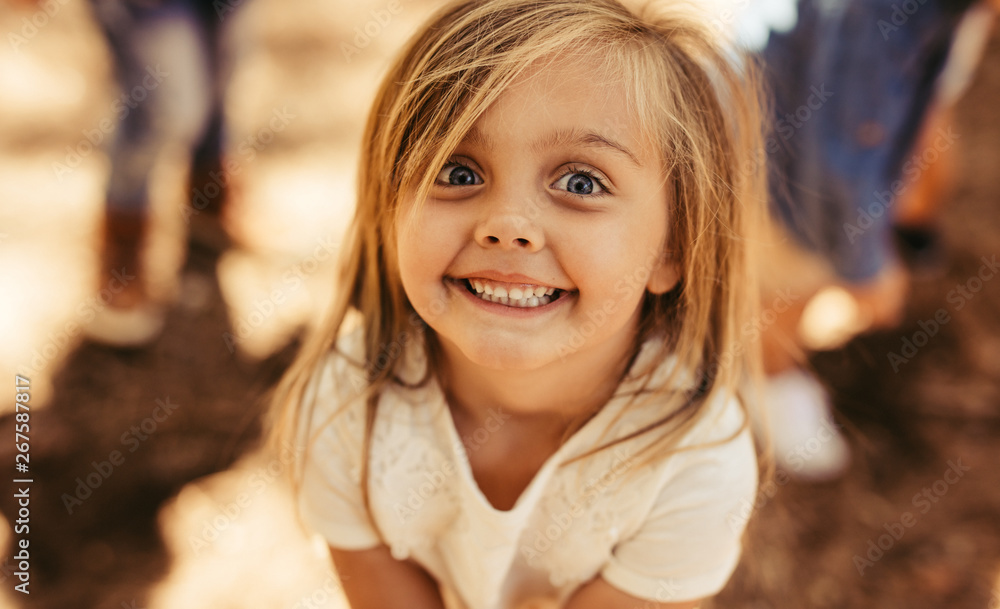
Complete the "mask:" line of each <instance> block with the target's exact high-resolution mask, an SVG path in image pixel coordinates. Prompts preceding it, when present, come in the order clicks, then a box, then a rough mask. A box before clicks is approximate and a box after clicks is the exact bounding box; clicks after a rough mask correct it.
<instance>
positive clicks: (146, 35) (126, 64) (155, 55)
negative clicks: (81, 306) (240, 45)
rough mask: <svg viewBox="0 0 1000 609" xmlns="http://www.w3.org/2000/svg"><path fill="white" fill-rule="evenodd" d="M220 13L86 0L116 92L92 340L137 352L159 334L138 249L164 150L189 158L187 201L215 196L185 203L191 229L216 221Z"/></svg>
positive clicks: (158, 308) (187, 4) (208, 5)
mask: <svg viewBox="0 0 1000 609" xmlns="http://www.w3.org/2000/svg"><path fill="white" fill-rule="evenodd" d="M215 4H220V3H215ZM222 4H225V3H222ZM223 8H224V9H226V10H224V11H221V12H218V9H219V7H218V6H215V5H213V3H212V2H208V1H207V0H202V1H197V0H94V2H93V10H94V16H95V18H96V20H97V21H98V22H99V24H100V26H101V29H102V31H103V32H104V34H105V36H106V38H107V42H108V46H109V49H110V51H111V54H112V59H113V62H114V67H115V72H116V77H117V83H118V87H119V92H118V95H117V97H116V99H115V101H114V102H113V105H112V107H113V109H114V111H115V117H114V120H116V121H118V125H117V129H116V131H115V133H114V137H113V139H112V141H111V144H110V147H109V150H108V153H109V156H110V159H111V175H110V177H109V181H108V185H107V202H106V209H105V217H104V220H103V229H104V230H103V246H102V250H101V256H100V283H99V288H98V289H104V288H107V289H108V290H109V291H110V292H112V293H113V294H114V295H113V297H112V299H111V300H110V302H109V303H108V306H107V307H105V308H104V309H103V310H102V311H101V312H100V314H99V315H98V317H97V318H95V319H94V320H93V322H91V324H89V326H88V327H87V330H86V331H87V334H88V336H89V337H90V338H91V339H92V340H95V341H97V342H101V343H105V344H109V345H112V346H117V347H139V346H142V345H145V344H148V343H149V342H151V341H152V340H153V339H155V338H156V337H157V336H158V335H159V333H160V331H161V330H162V327H163V321H164V310H163V309H164V307H163V304H164V303H162V302H158V299H157V298H155V297H153V296H152V295H151V293H150V290H149V277H148V273H149V270H148V264H147V261H145V260H144V248H145V246H146V245H147V242H148V238H149V234H150V231H151V213H150V189H149V186H150V176H151V174H152V173H153V171H154V168H155V167H156V166H157V163H158V162H159V161H161V160H162V158H163V155H164V153H172V154H180V155H182V156H183V157H184V158H190V159H191V164H192V168H191V172H190V184H189V189H188V191H187V192H189V193H192V196H194V195H195V193H199V194H201V195H208V194H211V193H215V195H214V196H200V197H194V199H193V200H192V204H193V205H194V207H195V210H196V211H197V212H198V213H197V214H194V215H193V217H192V220H193V221H196V222H197V224H193V231H199V229H202V230H200V231H199V234H203V233H210V232H211V229H207V230H206V229H204V228H203V227H205V226H207V225H209V224H211V223H212V222H213V219H217V218H218V217H219V212H220V211H221V207H222V204H223V202H224V200H225V198H226V192H225V183H224V181H220V180H216V181H214V182H213V181H212V178H211V176H212V175H213V174H214V175H220V172H219V168H220V166H221V153H222V128H223V119H222V103H221V97H222V96H221V91H222V86H221V79H220V78H219V74H220V63H221V60H220V54H219V53H218V47H219V33H220V27H221V25H222V21H223V18H224V16H225V14H226V12H227V11H228V12H231V11H232V8H231V7H229V5H228V4H225V5H224V7H223ZM209 182H212V183H214V184H215V186H214V187H208V184H209ZM217 226H218V225H217V223H216V227H217ZM215 232H216V233H217V234H220V235H221V234H222V233H221V230H216V231H215ZM194 236H196V237H197V235H194Z"/></svg>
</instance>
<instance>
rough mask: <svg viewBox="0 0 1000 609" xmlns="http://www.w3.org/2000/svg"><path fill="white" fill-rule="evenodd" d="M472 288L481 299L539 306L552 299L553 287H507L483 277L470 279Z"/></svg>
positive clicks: (516, 304) (517, 305)
mask: <svg viewBox="0 0 1000 609" xmlns="http://www.w3.org/2000/svg"><path fill="white" fill-rule="evenodd" d="M469 283H470V284H472V287H473V289H475V290H476V295H478V296H479V297H480V298H482V299H483V300H488V301H490V302H498V303H500V304H505V305H508V306H512V307H540V306H542V305H547V304H549V302H551V301H552V298H551V296H552V294H554V293H555V291H556V290H555V288H547V287H545V286H540V285H537V286H536V285H519V286H516V287H511V288H509V289H508V288H507V287H505V286H502V285H497V284H494V283H491V282H489V281H486V280H483V279H470V280H469Z"/></svg>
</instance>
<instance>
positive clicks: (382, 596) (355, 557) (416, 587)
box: [330, 545, 444, 609]
mask: <svg viewBox="0 0 1000 609" xmlns="http://www.w3.org/2000/svg"><path fill="white" fill-rule="evenodd" d="M330 555H331V556H332V557H333V564H334V566H336V568H337V574H338V575H339V577H340V582H341V586H342V587H343V589H344V594H345V596H347V600H348V601H349V602H350V604H351V609H401V608H404V607H405V608H406V609H444V601H442V600H441V592H440V591H439V590H438V585H437V582H436V581H435V580H434V578H433V577H431V576H430V575H429V574H428V573H427V572H426V571H424V569H423V568H422V567H420V565H418V564H417V563H415V562H413V561H412V560H407V561H401V560H396V559H395V558H393V557H392V554H390V553H389V548H387V547H385V546H384V545H382V546H378V547H376V548H372V549H370V550H359V551H345V550H338V549H336V548H330Z"/></svg>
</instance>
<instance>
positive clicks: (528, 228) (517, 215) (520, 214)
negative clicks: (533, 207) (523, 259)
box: [475, 205, 545, 252]
mask: <svg viewBox="0 0 1000 609" xmlns="http://www.w3.org/2000/svg"><path fill="white" fill-rule="evenodd" d="M528 207H529V206H528V205H524V206H518V207H514V206H510V205H503V206H501V205H497V206H495V207H494V206H491V208H490V209H487V210H486V212H485V214H484V216H483V218H482V219H481V220H480V222H479V224H478V225H477V226H476V230H475V239H476V243H478V244H479V245H481V246H482V247H486V248H500V249H509V250H524V251H527V252H536V251H538V250H540V249H542V247H544V245H545V237H544V233H543V231H542V229H541V227H539V226H538V223H537V222H536V220H537V218H535V217H534V216H533V215H532V214H530V209H528Z"/></svg>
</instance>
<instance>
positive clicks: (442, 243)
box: [396, 209, 460, 300]
mask: <svg viewBox="0 0 1000 609" xmlns="http://www.w3.org/2000/svg"><path fill="white" fill-rule="evenodd" d="M455 235H456V232H455V227H454V226H450V225H449V223H448V222H447V216H445V215H444V214H441V213H434V211H433V210H430V209H424V210H421V211H420V212H418V213H417V214H415V215H414V216H412V217H411V218H410V219H409V220H408V221H407V222H406V223H405V224H404V225H403V226H402V227H401V228H400V231H399V234H398V237H397V239H396V244H397V256H398V260H399V269H400V275H401V278H402V281H403V288H404V289H405V290H406V293H407V296H409V297H410V299H411V300H414V299H415V297H417V295H418V294H419V293H420V292H421V291H423V290H428V289H433V288H437V287H440V279H441V276H442V275H443V274H445V272H446V270H447V269H448V267H449V265H450V264H451V261H452V260H453V259H454V257H455V254H456V252H457V251H458V247H459V245H460V244H459V243H458V240H457V239H456V238H455Z"/></svg>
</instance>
